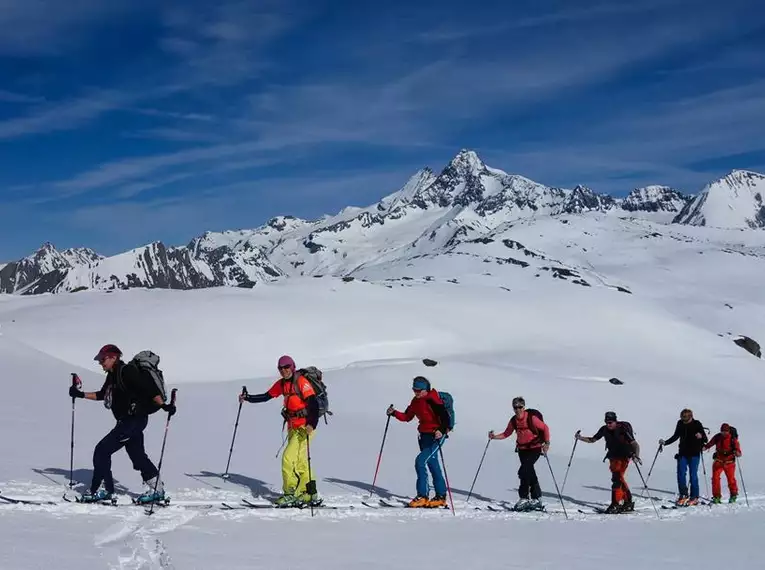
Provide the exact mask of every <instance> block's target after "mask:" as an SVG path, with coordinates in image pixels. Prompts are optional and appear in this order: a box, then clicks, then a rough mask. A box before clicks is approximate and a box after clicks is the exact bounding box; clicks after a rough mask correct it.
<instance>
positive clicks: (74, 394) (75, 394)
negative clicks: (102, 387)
mask: <svg viewBox="0 0 765 570" xmlns="http://www.w3.org/2000/svg"><path fill="white" fill-rule="evenodd" d="M69 397H70V398H84V397H85V392H83V391H82V390H78V389H77V388H76V387H75V386H69Z"/></svg>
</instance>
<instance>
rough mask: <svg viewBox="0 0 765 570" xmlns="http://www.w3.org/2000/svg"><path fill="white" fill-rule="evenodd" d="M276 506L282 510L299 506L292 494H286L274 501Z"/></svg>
mask: <svg viewBox="0 0 765 570" xmlns="http://www.w3.org/2000/svg"><path fill="white" fill-rule="evenodd" d="M274 505H275V506H276V507H278V508H280V509H288V508H290V507H296V506H297V505H298V499H297V498H296V497H295V495H293V494H292V493H285V494H284V495H282V496H281V497H279V498H278V499H276V500H275V501H274Z"/></svg>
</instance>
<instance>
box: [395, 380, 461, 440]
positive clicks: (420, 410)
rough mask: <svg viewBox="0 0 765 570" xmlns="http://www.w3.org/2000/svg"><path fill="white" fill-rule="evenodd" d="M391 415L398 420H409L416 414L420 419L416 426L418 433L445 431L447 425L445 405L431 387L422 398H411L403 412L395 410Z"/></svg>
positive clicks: (447, 417) (447, 418)
mask: <svg viewBox="0 0 765 570" xmlns="http://www.w3.org/2000/svg"><path fill="white" fill-rule="evenodd" d="M393 416H394V417H395V418H396V419H397V420H398V421H400V422H411V421H412V420H413V419H414V418H415V416H416V417H417V419H418V420H420V425H419V426H418V427H417V431H419V432H420V433H434V432H435V431H436V430H440V431H441V433H446V431H447V429H446V426H448V425H449V416H448V414H447V412H446V407H445V406H444V403H443V402H442V401H441V398H440V397H439V396H438V392H437V391H436V390H432V389H431V390H430V392H428V394H427V396H425V397H424V398H417V397H414V398H412V401H411V403H410V404H409V405H408V406H407V408H406V410H405V411H404V412H399V411H398V410H396V411H394V412H393Z"/></svg>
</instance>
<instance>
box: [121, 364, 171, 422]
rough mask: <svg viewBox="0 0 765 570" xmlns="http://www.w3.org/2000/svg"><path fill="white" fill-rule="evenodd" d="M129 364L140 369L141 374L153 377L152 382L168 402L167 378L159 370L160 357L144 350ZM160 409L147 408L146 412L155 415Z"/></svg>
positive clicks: (154, 407)
mask: <svg viewBox="0 0 765 570" xmlns="http://www.w3.org/2000/svg"><path fill="white" fill-rule="evenodd" d="M128 364H132V365H133V366H135V367H136V368H138V370H139V371H141V373H142V374H143V375H144V376H146V375H148V376H149V377H151V379H152V382H154V384H155V385H156V386H157V389H158V390H159V393H160V394H161V395H162V399H163V400H164V401H165V402H167V389H166V388H165V377H164V375H163V374H162V371H161V370H160V369H159V368H158V366H159V355H157V354H154V353H153V352H152V351H150V350H143V351H141V352H139V353H138V354H136V355H135V356H134V357H133V359H132V360H131V361H130V362H128ZM158 409H159V408H157V407H156V406H146V411H147V412H148V413H149V414H153V413H154V412H156V411H157V410H158Z"/></svg>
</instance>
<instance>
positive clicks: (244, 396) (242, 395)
mask: <svg viewBox="0 0 765 570" xmlns="http://www.w3.org/2000/svg"><path fill="white" fill-rule="evenodd" d="M239 402H240V403H241V402H249V400H248V399H247V394H245V393H244V392H241V393H240V394H239Z"/></svg>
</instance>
